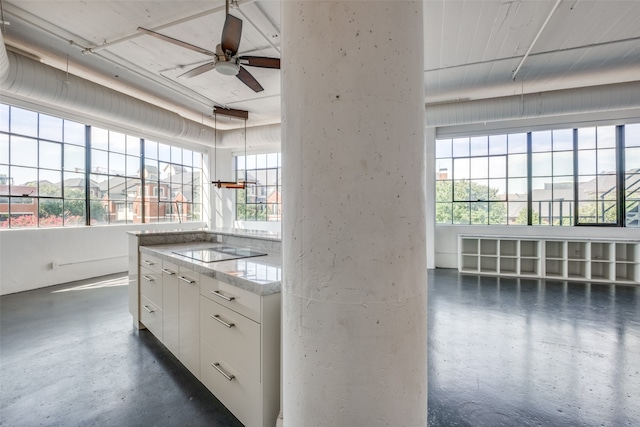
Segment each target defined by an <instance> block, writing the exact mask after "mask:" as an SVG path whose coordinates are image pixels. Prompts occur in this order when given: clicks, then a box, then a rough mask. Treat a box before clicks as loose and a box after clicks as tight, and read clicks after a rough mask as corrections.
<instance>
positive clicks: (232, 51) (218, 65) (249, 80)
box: [138, 0, 280, 92]
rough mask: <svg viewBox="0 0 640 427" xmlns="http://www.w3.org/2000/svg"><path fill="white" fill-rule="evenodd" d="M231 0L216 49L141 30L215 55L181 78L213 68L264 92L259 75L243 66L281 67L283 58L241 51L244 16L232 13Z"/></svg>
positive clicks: (205, 53)
mask: <svg viewBox="0 0 640 427" xmlns="http://www.w3.org/2000/svg"><path fill="white" fill-rule="evenodd" d="M229 1H230V0H227V2H226V13H227V17H226V19H225V21H224V27H223V28H222V39H221V41H220V44H219V45H217V46H216V49H215V52H212V51H210V50H207V49H203V48H201V47H198V46H195V45H192V44H190V43H187V42H184V41H182V40H178V39H174V38H173V37H169V36H165V35H164V34H160V33H157V32H155V31H152V30H148V29H146V28H142V27H138V31H141V32H143V33H146V34H149V35H150V36H153V37H156V38H159V39H160V40H164V41H166V42H169V43H173V44H175V45H177V46H181V47H184V48H187V49H190V50H193V51H195V52H199V53H202V54H204V55H208V56H212V57H213V61H212V62H207V63H206V64H203V65H200V66H198V67H196V68H194V69H192V70H189V71H187V72H186V73H184V74H181V75H179V76H178V78H191V77H195V76H198V75H200V74H202V73H206V72H207V71H210V70H216V71H218V72H219V73H221V74H224V75H227V76H236V77H238V78H239V79H240V81H242V83H244V84H245V85H247V86H249V87H250V88H251V89H253V91H254V92H261V91H263V90H264V88H263V87H262V86H261V85H260V83H258V81H257V80H256V79H255V77H253V76H252V75H251V73H249V71H247V69H246V68H244V67H243V65H246V66H250V67H260V68H275V69H280V59H279V58H268V57H264V56H239V55H238V48H239V47H240V38H241V36H242V20H241V19H240V18H237V17H235V16H233V15H231V14H230V13H229Z"/></svg>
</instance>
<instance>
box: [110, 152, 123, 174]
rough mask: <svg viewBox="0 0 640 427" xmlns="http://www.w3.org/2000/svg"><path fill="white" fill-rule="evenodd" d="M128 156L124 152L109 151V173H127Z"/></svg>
mask: <svg viewBox="0 0 640 427" xmlns="http://www.w3.org/2000/svg"><path fill="white" fill-rule="evenodd" d="M125 157H126V156H125V155H124V154H117V153H109V173H110V174H113V175H122V176H124V175H125V173H126V168H127V166H126V164H127V162H126V158H125Z"/></svg>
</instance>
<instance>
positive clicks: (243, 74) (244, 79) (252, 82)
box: [236, 67, 264, 92]
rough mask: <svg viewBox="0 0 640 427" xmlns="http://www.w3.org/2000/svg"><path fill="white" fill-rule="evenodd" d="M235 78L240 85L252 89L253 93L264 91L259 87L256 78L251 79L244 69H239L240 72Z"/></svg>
mask: <svg viewBox="0 0 640 427" xmlns="http://www.w3.org/2000/svg"><path fill="white" fill-rule="evenodd" d="M236 77H238V78H239V79H240V81H241V82H242V83H244V84H246V85H247V86H249V87H250V88H251V89H253V91H254V92H262V91H263V90H264V88H263V87H262V86H260V83H258V81H257V80H256V78H255V77H253V76H252V75H251V73H249V72H248V71H247V70H246V68H244V67H240V71H239V72H238V74H237V75H236Z"/></svg>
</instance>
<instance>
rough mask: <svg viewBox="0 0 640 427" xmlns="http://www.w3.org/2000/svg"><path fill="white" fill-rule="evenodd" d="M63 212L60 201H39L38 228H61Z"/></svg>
mask: <svg viewBox="0 0 640 427" xmlns="http://www.w3.org/2000/svg"><path fill="white" fill-rule="evenodd" d="M63 210H64V209H63V205H62V199H40V209H39V214H38V217H39V222H40V227H62V225H63V215H62V213H63Z"/></svg>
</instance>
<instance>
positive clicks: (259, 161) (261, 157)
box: [256, 154, 267, 169]
mask: <svg viewBox="0 0 640 427" xmlns="http://www.w3.org/2000/svg"><path fill="white" fill-rule="evenodd" d="M266 167H267V155H266V154H257V155H256V168H257V169H264V168H266Z"/></svg>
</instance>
